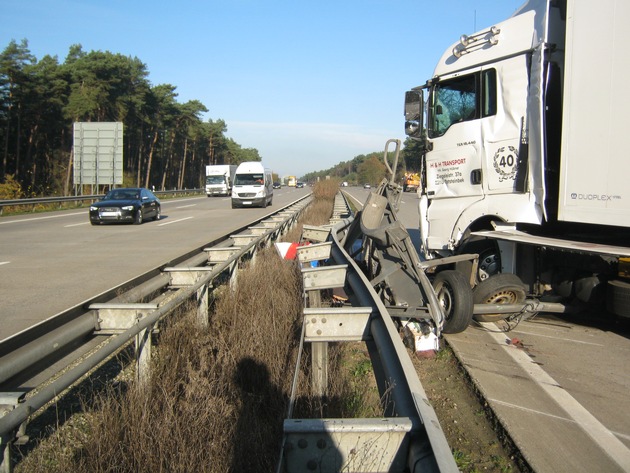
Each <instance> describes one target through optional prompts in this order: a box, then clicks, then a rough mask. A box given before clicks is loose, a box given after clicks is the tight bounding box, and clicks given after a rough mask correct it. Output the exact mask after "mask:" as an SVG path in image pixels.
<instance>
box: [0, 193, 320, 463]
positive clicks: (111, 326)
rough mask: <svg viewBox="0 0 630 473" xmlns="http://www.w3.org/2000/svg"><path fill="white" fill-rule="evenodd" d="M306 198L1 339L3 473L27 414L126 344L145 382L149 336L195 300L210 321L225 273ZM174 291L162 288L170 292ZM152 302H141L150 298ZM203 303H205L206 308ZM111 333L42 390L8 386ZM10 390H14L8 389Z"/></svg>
mask: <svg viewBox="0 0 630 473" xmlns="http://www.w3.org/2000/svg"><path fill="white" fill-rule="evenodd" d="M310 199H311V195H310V194H309V195H307V196H305V197H302V198H300V199H298V200H297V201H295V202H294V203H292V204H290V205H289V206H287V207H285V208H283V209H280V210H279V211H278V212H276V213H274V214H272V215H271V216H267V217H265V218H263V219H261V220H260V221H259V222H258V225H256V224H255V225H253V226H248V227H246V228H243V229H241V230H239V231H242V230H247V229H253V230H249V231H247V232H246V233H245V234H242V233H238V234H234V235H230V236H229V237H226V238H225V239H224V240H222V241H220V242H218V244H217V245H215V246H213V247H211V248H203V249H202V252H201V254H199V251H195V252H192V253H194V255H191V254H190V253H189V254H187V255H184V256H183V257H182V258H180V259H179V260H178V265H177V266H171V267H167V266H165V267H162V268H159V270H154V271H151V272H149V273H147V274H146V275H145V276H141V277H139V278H137V279H136V280H135V282H134V283H132V284H131V287H127V288H126V289H127V292H126V293H124V294H122V295H117V296H116V297H113V296H114V295H115V294H117V293H118V290H119V288H114V289H112V290H111V291H108V294H110V297H113V298H112V299H110V300H105V301H103V298H102V297H100V298H95V299H93V300H92V301H90V302H88V303H87V304H86V305H87V307H80V308H73V309H71V310H69V311H67V313H62V314H59V315H58V316H56V317H53V318H51V319H48V320H46V321H44V322H42V323H40V324H38V325H36V326H34V327H32V328H31V329H28V330H25V331H23V332H20V333H18V334H16V335H14V336H12V337H9V338H7V339H5V340H3V341H1V342H0V472H2V473H5V472H10V471H11V460H10V449H9V448H7V446H8V445H9V444H10V443H13V442H19V441H20V437H21V436H22V435H23V432H24V431H25V427H26V423H27V422H28V420H29V417H30V416H31V415H32V414H33V413H34V412H36V411H37V410H39V409H41V408H42V407H43V406H44V405H45V404H46V403H48V402H49V401H50V400H52V399H54V398H55V397H56V396H58V395H59V393H61V392H63V391H64V390H66V389H67V388H68V387H70V386H72V385H73V384H74V383H76V382H77V381H78V380H79V379H80V378H81V377H82V376H84V375H85V374H87V373H88V372H90V371H91V370H92V369H93V368H95V367H96V366H98V365H99V364H100V363H101V362H103V361H104V360H107V359H108V358H110V357H111V356H112V355H113V354H114V353H116V352H117V351H118V350H119V349H120V348H121V347H123V346H125V345H126V344H128V343H130V342H133V341H134V340H135V342H136V357H137V372H138V377H139V379H140V381H143V380H144V379H145V378H146V373H147V368H148V354H149V353H150V336H149V334H150V333H151V331H152V330H153V327H154V326H155V324H156V323H157V322H158V321H159V320H161V319H162V318H163V317H165V316H167V315H168V314H170V313H172V312H173V311H174V310H175V309H176V308H177V307H179V306H180V305H182V304H183V303H184V302H186V301H187V300H190V299H191V298H197V301H198V304H197V307H198V320H199V322H200V323H202V324H207V322H208V303H207V297H208V293H209V291H210V288H211V287H212V283H213V281H214V280H215V279H216V278H217V277H219V276H223V275H225V274H226V273H227V274H229V277H230V281H234V279H235V278H236V277H237V269H238V264H239V262H240V261H241V260H243V259H253V258H254V257H255V255H256V252H257V250H258V248H262V247H265V246H268V245H269V244H270V243H271V242H272V241H274V240H275V239H277V238H279V237H280V236H281V235H283V234H285V233H286V232H287V231H288V230H289V229H290V228H292V227H293V226H294V225H295V223H296V222H297V219H298V218H299V216H300V215H301V212H302V211H303V210H304V208H306V206H307V205H308V204H309V203H310ZM165 288H167V289H174V290H173V291H164V289H165ZM156 293H157V294H158V295H157V297H154V299H153V301H152V302H150V303H142V304H140V303H138V302H137V301H140V300H143V299H145V298H146V297H149V296H150V295H153V296H155V294H156ZM204 302H205V303H204ZM103 334H104V335H109V337H108V339H107V341H106V343H103V344H101V345H100V346H99V347H98V348H97V349H96V350H95V351H93V352H92V353H90V355H89V356H86V357H85V358H84V359H82V360H80V361H75V360H73V361H72V362H70V364H73V363H76V364H75V365H73V366H72V367H71V368H69V369H67V370H66V371H64V373H63V374H62V375H61V376H60V377H58V378H57V379H55V380H54V381H52V382H50V383H49V384H46V385H45V386H42V387H38V388H37V391H36V392H35V393H34V394H33V395H30V396H27V393H26V392H24V390H23V389H11V386H10V381H11V380H12V379H15V377H16V376H17V377H19V376H18V375H19V374H20V373H23V372H27V371H31V370H33V369H35V367H36V365H38V364H41V363H43V362H46V361H49V360H56V359H57V357H58V355H56V353H62V352H63V351H64V349H66V348H67V347H68V346H69V345H71V344H73V343H76V342H77V341H78V340H81V339H84V338H86V337H87V338H89V337H91V336H93V337H95V336H96V335H103ZM7 388H9V389H7Z"/></svg>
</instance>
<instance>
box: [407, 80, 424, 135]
mask: <svg viewBox="0 0 630 473" xmlns="http://www.w3.org/2000/svg"><path fill="white" fill-rule="evenodd" d="M423 111H424V100H423V97H422V91H417V90H410V91H408V92H406V93H405V133H406V134H407V135H409V136H411V137H420V136H421V135H422V122H423V116H422V112H423Z"/></svg>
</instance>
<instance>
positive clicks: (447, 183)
mask: <svg viewBox="0 0 630 473" xmlns="http://www.w3.org/2000/svg"><path fill="white" fill-rule="evenodd" d="M480 80H481V72H480V71H479V72H474V73H470V74H466V75H461V76H455V77H450V78H446V79H440V80H439V81H438V82H437V83H436V84H435V85H433V87H432V88H431V91H430V94H429V110H428V111H429V113H428V117H427V118H428V123H427V125H428V127H427V128H428V130H427V132H428V133H427V135H428V139H429V146H430V148H429V149H430V152H428V153H427V154H426V176H427V182H426V191H427V196H428V198H429V199H431V200H436V199H445V198H454V197H459V198H461V197H471V199H472V200H478V199H481V198H483V193H484V190H483V186H482V179H481V178H482V173H481V157H480V148H481V127H480V124H479V120H478V119H480V118H482V112H481V109H480V105H481V97H480V94H481V84H480Z"/></svg>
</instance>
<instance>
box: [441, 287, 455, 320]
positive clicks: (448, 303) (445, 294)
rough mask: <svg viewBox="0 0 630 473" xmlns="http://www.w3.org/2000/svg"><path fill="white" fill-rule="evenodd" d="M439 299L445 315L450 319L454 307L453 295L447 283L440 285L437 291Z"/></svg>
mask: <svg viewBox="0 0 630 473" xmlns="http://www.w3.org/2000/svg"><path fill="white" fill-rule="evenodd" d="M437 299H438V302H439V304H440V306H442V310H443V311H444V316H445V317H446V318H447V319H448V318H449V316H450V314H451V311H452V308H453V296H452V294H451V291H449V288H448V286H447V285H446V284H442V285H441V286H440V288H439V290H438V291H437Z"/></svg>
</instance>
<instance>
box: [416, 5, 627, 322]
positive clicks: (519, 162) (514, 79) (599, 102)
mask: <svg viewBox="0 0 630 473" xmlns="http://www.w3.org/2000/svg"><path fill="white" fill-rule="evenodd" d="M628 24H630V2H628V0H600V1H598V2H593V1H589V0H529V1H527V2H526V3H524V4H523V6H522V7H520V8H519V9H518V10H517V11H516V12H515V13H514V15H513V16H512V17H510V18H508V19H507V20H505V21H503V22H501V23H498V24H496V25H493V26H491V27H489V28H487V29H484V30H482V31H479V32H477V33H475V34H472V35H470V36H466V35H464V36H462V37H461V38H460V41H459V42H457V43H455V44H453V45H452V46H451V47H449V48H448V50H447V51H446V52H445V53H444V54H443V56H442V58H441V59H440V61H439V63H438V64H437V66H436V67H435V72H434V75H433V77H431V78H430V79H429V80H427V81H426V83H425V84H424V85H423V86H420V87H417V88H414V89H412V90H411V91H409V92H407V93H406V97H405V119H406V124H405V128H406V133H407V134H408V135H410V136H411V137H412V138H414V139H418V140H422V141H424V143H425V153H424V154H423V156H422V188H421V190H420V194H421V198H420V225H419V226H420V234H421V253H423V256H424V257H425V258H427V259H435V258H440V257H445V256H452V255H456V254H464V253H477V254H479V266H478V270H477V272H476V281H475V282H474V283H473V284H474V286H475V287H474V289H473V297H474V302H475V303H476V304H480V303H507V304H513V303H514V304H516V303H520V302H522V301H523V299H525V297H526V296H530V297H534V298H539V299H542V300H545V299H544V298H545V297H548V298H549V299H552V300H554V301H561V302H562V303H565V302H567V301H573V302H575V301H582V302H586V303H596V304H603V303H606V305H607V307H608V309H609V311H610V312H612V313H614V314H617V315H620V316H625V317H628V316H630V284H629V281H630V271H629V270H628V265H627V264H626V263H627V261H630V260H629V259H628V258H630V185H629V184H628V178H629V177H630V152H629V151H628V149H629V148H628V147H627V143H628V136H629V134H628V133H629V132H628V130H629V129H630V87H629V86H628V84H626V80H627V78H628V77H630V60H628V53H627V51H626V45H630V28H628V26H627V25H628ZM455 269H459V270H461V271H469V270H470V263H461V262H460V263H458V264H456V265H455ZM502 317H505V314H497V315H496V317H494V318H495V319H497V318H502ZM492 319H493V316H487V317H486V318H485V319H484V318H482V320H492Z"/></svg>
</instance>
